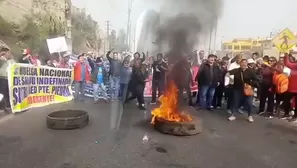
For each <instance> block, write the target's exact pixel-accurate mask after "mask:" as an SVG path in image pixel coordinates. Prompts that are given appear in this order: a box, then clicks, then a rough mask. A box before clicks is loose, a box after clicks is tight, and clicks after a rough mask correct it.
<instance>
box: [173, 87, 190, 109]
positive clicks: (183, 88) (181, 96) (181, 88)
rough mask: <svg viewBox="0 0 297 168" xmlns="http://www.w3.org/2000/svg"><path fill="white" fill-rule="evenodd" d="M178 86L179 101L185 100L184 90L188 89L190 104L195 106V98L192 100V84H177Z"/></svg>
mask: <svg viewBox="0 0 297 168" xmlns="http://www.w3.org/2000/svg"><path fill="white" fill-rule="evenodd" d="M177 88H178V98H179V100H178V101H179V102H183V100H185V99H184V90H185V91H186V93H187V100H188V104H189V105H190V106H193V100H192V92H191V88H190V86H186V87H183V86H177Z"/></svg>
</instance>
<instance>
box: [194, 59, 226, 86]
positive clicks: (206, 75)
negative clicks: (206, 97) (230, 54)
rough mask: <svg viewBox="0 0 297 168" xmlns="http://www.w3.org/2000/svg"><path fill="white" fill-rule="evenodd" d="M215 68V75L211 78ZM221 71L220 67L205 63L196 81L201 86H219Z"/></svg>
mask: <svg viewBox="0 0 297 168" xmlns="http://www.w3.org/2000/svg"><path fill="white" fill-rule="evenodd" d="M210 68H213V75H212V77H211V69H210ZM220 78H221V70H220V68H219V66H217V65H212V66H210V65H209V64H208V63H203V64H202V65H201V66H200V68H199V71H198V73H197V75H196V78H195V80H196V81H198V84H199V85H217V84H218V83H219V82H220Z"/></svg>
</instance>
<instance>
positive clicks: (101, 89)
mask: <svg viewBox="0 0 297 168" xmlns="http://www.w3.org/2000/svg"><path fill="white" fill-rule="evenodd" d="M100 93H101V94H102V97H103V99H105V100H106V99H107V97H108V96H107V93H106V87H105V85H104V84H103V83H100V84H99V83H95V84H93V95H94V101H98V100H99V98H100V97H99V94H100Z"/></svg>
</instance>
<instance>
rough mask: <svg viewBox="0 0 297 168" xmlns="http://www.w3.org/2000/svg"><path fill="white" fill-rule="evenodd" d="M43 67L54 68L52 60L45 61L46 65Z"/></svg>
mask: <svg viewBox="0 0 297 168" xmlns="http://www.w3.org/2000/svg"><path fill="white" fill-rule="evenodd" d="M45 66H48V67H55V65H54V64H53V62H52V60H51V59H48V60H47V61H46V65H45Z"/></svg>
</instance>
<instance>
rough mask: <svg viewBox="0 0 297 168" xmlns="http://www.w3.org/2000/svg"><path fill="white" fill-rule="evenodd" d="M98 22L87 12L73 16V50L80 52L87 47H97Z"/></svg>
mask: <svg viewBox="0 0 297 168" xmlns="http://www.w3.org/2000/svg"><path fill="white" fill-rule="evenodd" d="M98 29H99V28H98V24H97V22H95V21H94V20H93V19H92V17H91V16H90V15H88V16H86V14H85V12H84V11H82V12H80V13H76V14H74V15H73V16H72V45H73V50H74V52H76V53H79V52H81V51H83V50H85V49H96V48H97V46H98V41H99V39H97V32H98Z"/></svg>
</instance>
